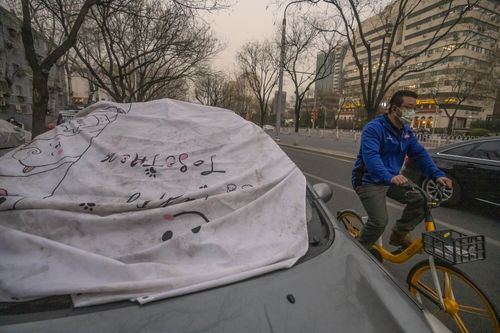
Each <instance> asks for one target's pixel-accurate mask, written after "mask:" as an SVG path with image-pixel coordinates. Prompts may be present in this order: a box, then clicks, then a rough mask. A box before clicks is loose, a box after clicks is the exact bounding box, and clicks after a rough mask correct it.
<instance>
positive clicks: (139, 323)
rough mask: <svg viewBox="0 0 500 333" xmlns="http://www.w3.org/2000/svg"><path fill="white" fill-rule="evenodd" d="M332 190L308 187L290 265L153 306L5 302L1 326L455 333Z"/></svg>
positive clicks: (67, 299) (59, 329) (29, 329)
mask: <svg viewBox="0 0 500 333" xmlns="http://www.w3.org/2000/svg"><path fill="white" fill-rule="evenodd" d="M331 196H332V193H331V190H330V188H329V187H328V185H326V184H316V185H315V186H314V188H313V187H312V186H310V185H308V186H307V193H306V198H305V199H306V202H307V204H306V207H307V208H306V212H307V222H308V235H309V249H308V251H307V253H306V254H305V255H304V256H303V257H302V258H301V259H300V260H299V261H298V262H297V263H296V264H295V265H294V266H293V267H291V268H290V269H284V270H279V271H275V272H271V273H268V274H266V275H262V276H258V277H254V278H250V279H247V280H243V281H240V282H236V283H233V284H229V285H224V286H221V287H217V288H213V289H209V290H204V291H200V292H195V293H191V294H188V295H183V296H178V297H174V298H170V299H164V300H159V301H156V302H152V303H150V304H147V305H138V304H136V303H130V302H117V303H111V304H105V305H96V306H91V307H86V308H73V307H72V304H71V299H70V297H69V296H53V297H47V298H44V299H38V300H34V301H29V302H24V303H18V302H12V303H1V304H0V331H1V332H4V333H7V332H72V333H77V332H287V333H288V332H332V331H335V332H384V333H385V332H418V333H423V332H447V330H446V329H445V328H443V327H442V326H441V324H440V322H438V321H437V320H436V319H435V318H434V317H433V316H432V315H430V314H428V313H426V312H425V311H424V310H423V309H422V308H421V307H419V305H418V304H417V303H416V302H415V301H414V300H413V299H412V298H411V297H410V296H409V295H408V293H407V292H406V291H405V290H403V289H401V288H400V287H399V286H398V284H397V283H396V282H395V281H394V278H393V277H392V276H391V275H390V274H389V273H388V272H387V271H386V270H385V269H384V268H383V267H382V266H381V265H379V264H378V263H377V262H376V260H374V258H373V257H372V256H370V255H369V254H368V253H367V252H366V251H365V250H364V249H362V248H361V246H359V245H358V244H357V243H356V242H354V241H353V240H352V239H351V238H349V236H348V235H346V234H345V232H344V230H343V229H341V228H340V226H339V225H338V223H337V221H336V219H335V218H334V217H333V215H332V214H331V213H330V212H329V211H328V209H327V208H326V205H325V203H324V202H325V201H328V200H329V199H330V198H331ZM322 199H324V200H322ZM276 213H277V214H279V212H276Z"/></svg>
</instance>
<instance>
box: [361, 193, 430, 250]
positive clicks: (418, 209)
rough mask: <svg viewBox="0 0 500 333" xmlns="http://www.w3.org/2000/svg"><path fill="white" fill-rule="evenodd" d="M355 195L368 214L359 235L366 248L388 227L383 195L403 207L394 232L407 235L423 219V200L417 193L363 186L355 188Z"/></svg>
mask: <svg viewBox="0 0 500 333" xmlns="http://www.w3.org/2000/svg"><path fill="white" fill-rule="evenodd" d="M356 193H357V194H358V196H359V198H360V199H361V202H362V203H363V207H364V208H365V210H366V212H367V213H368V221H367V223H366V224H365V226H364V228H363V230H362V231H361V234H360V236H359V242H360V243H361V244H363V246H365V247H366V248H368V249H369V248H371V246H372V245H373V244H374V243H375V242H376V241H377V239H378V238H379V237H380V236H381V235H382V234H383V233H384V230H385V227H386V225H387V222H388V215H387V207H386V196H388V197H389V198H391V199H394V200H396V201H398V202H400V203H402V204H406V207H405V209H404V210H403V215H402V216H401V218H400V219H399V220H397V221H396V224H395V225H394V227H393V230H394V231H397V232H400V233H407V232H410V231H412V230H413V229H414V228H415V226H416V225H417V224H419V223H420V222H421V221H422V220H423V219H424V217H425V216H424V215H425V208H424V206H423V201H424V198H423V197H422V194H421V193H420V192H419V191H417V190H412V189H409V188H407V187H405V186H397V185H391V186H385V185H362V186H358V187H356Z"/></svg>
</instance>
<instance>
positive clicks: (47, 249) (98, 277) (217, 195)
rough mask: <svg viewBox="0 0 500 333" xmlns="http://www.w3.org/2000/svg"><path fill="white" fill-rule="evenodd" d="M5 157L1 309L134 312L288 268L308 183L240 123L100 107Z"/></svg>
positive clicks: (177, 109)
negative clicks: (128, 307) (39, 301)
mask: <svg viewBox="0 0 500 333" xmlns="http://www.w3.org/2000/svg"><path fill="white" fill-rule="evenodd" d="M83 113H84V114H86V115H84V116H83V117H79V118H74V119H73V120H72V121H70V122H69V123H64V124H61V125H59V126H58V127H56V128H55V129H53V130H51V131H49V132H46V133H44V134H42V135H40V136H38V137H37V138H35V140H34V141H32V142H31V143H30V144H29V145H26V146H23V147H20V148H18V149H16V150H14V151H11V152H9V153H7V154H6V155H5V156H3V157H1V158H0V300H1V301H12V300H25V299H29V298H33V297H42V296H47V295H57V294H71V295H72V297H73V302H74V304H75V306H86V305H91V304H98V303H105V302H111V301H117V300H124V299H131V300H136V301H138V302H140V303H146V302H149V301H152V300H156V299H161V298H166V297H171V296H175V295H181V294H185V293H190V292H193V291H197V290H202V289H206V288H210V287H213V286H218V285H223V284H226V283H230V282H233V281H238V280H241V279H245V278H248V277H251V276H255V275H259V274H263V273H266V272H269V271H272V270H277V269H280V268H285V267H290V266H291V265H293V264H294V263H295V261H296V260H297V259H298V258H299V257H301V256H302V255H303V254H304V253H305V252H306V250H307V246H308V240H307V230H306V221H305V178H304V176H303V174H302V173H301V172H300V171H299V170H298V169H297V167H296V166H295V164H294V163H293V162H292V161H291V160H290V159H289V158H288V157H287V156H286V155H285V154H284V153H283V151H282V150H281V149H280V148H279V147H278V146H277V145H276V144H275V143H274V142H273V140H272V139H271V138H270V137H269V136H268V135H267V134H266V133H265V132H264V131H262V130H261V129H260V128H259V127H257V126H255V125H254V124H252V123H251V122H247V121H245V120H243V119H242V118H241V117H239V116H238V115H236V114H235V113H233V112H231V111H228V110H224V109H219V108H211V107H206V106H201V105H195V104H189V103H185V102H178V101H174V100H159V101H154V102H149V103H135V104H116V103H109V102H100V103H97V104H95V105H93V106H91V107H90V108H88V109H86V110H84V111H83Z"/></svg>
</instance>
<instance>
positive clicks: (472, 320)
mask: <svg viewBox="0 0 500 333" xmlns="http://www.w3.org/2000/svg"><path fill="white" fill-rule="evenodd" d="M412 189H415V190H418V191H420V193H421V194H422V195H423V196H424V198H426V200H424V203H425V207H426V208H425V211H426V214H425V232H423V233H422V236H421V237H420V238H418V239H416V240H415V241H413V243H412V244H411V245H410V246H409V247H407V248H406V249H399V250H397V251H394V252H390V251H388V250H386V249H385V248H384V246H383V245H382V241H381V239H379V240H378V241H377V243H376V244H375V245H373V247H372V249H371V250H370V252H371V253H372V254H373V255H374V256H375V257H376V258H377V259H379V260H380V261H382V260H387V261H390V262H393V263H397V264H399V263H403V262H406V261H408V260H409V259H410V258H411V257H412V256H414V255H415V254H417V253H422V250H424V251H425V252H426V253H427V254H429V258H428V260H424V261H421V262H419V263H417V264H416V265H415V266H413V268H412V269H411V270H410V272H409V273H408V277H407V279H406V281H407V283H408V287H409V290H410V292H411V293H412V294H413V295H414V296H415V297H416V299H417V300H418V301H419V302H420V303H421V304H422V305H423V306H424V307H425V308H427V309H428V310H429V311H430V312H431V313H433V314H434V315H435V316H436V317H437V318H438V319H440V320H441V321H442V322H443V323H444V324H445V325H446V326H447V327H448V328H449V329H450V330H452V331H453V332H461V333H472V332H495V333H500V325H499V320H498V314H497V311H496V310H495V307H494V306H493V304H492V303H491V302H490V300H489V299H488V298H487V297H486V295H485V294H484V292H483V291H482V290H481V289H480V288H479V287H478V286H476V284H474V282H472V281H471V280H470V279H469V278H468V277H467V275H465V274H464V273H463V272H462V271H460V270H459V269H457V268H456V267H454V266H453V265H454V264H459V263H467V262H472V261H476V260H483V259H485V257H486V248H485V242H484V236H482V235H475V236H466V235H464V234H462V233H459V232H457V231H455V230H449V229H448V230H436V226H435V223H434V219H433V217H432V214H431V209H432V208H435V207H437V206H439V203H440V200H436V201H434V200H431V199H429V198H428V196H427V195H426V194H425V192H424V191H423V190H422V189H421V188H420V187H418V186H414V185H413V186H412ZM438 197H439V196H438ZM440 197H442V196H440ZM337 220H338V221H339V222H340V223H341V224H342V225H343V226H344V227H345V228H346V229H347V232H348V233H349V234H350V235H351V236H352V237H355V238H356V237H358V236H359V233H360V231H361V229H362V227H363V224H364V221H363V218H362V217H361V216H360V215H359V214H358V213H357V212H355V211H353V210H342V211H339V212H338V214H337Z"/></svg>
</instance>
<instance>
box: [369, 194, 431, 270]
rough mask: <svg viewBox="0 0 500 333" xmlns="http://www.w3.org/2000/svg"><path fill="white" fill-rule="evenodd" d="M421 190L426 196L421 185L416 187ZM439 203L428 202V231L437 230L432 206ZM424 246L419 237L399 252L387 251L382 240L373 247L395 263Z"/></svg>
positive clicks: (400, 261) (426, 211)
mask: <svg viewBox="0 0 500 333" xmlns="http://www.w3.org/2000/svg"><path fill="white" fill-rule="evenodd" d="M414 188H416V189H418V190H419V191H420V193H421V194H422V195H423V196H424V197H425V198H426V196H425V194H424V193H423V191H422V189H420V188H419V187H414ZM436 205H437V204H436V203H434V202H431V203H428V202H426V205H425V207H426V209H425V222H424V223H425V230H426V231H435V230H436V226H435V224H434V218H433V217H432V214H431V207H435V206H436ZM423 247H424V242H423V239H422V237H419V238H418V239H416V240H415V241H413V243H412V244H411V245H410V246H409V247H407V248H406V249H405V250H403V251H401V252H399V253H392V252H389V251H387V250H386V249H385V248H384V246H383V245H382V242H378V243H376V244H374V245H373V248H374V249H375V250H377V251H378V252H379V253H380V255H381V256H382V258H383V259H385V260H387V261H390V262H392V263H395V264H401V263H403V262H406V261H408V260H409V259H410V258H411V257H413V256H414V255H415V254H416V253H421V252H422V249H423Z"/></svg>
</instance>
